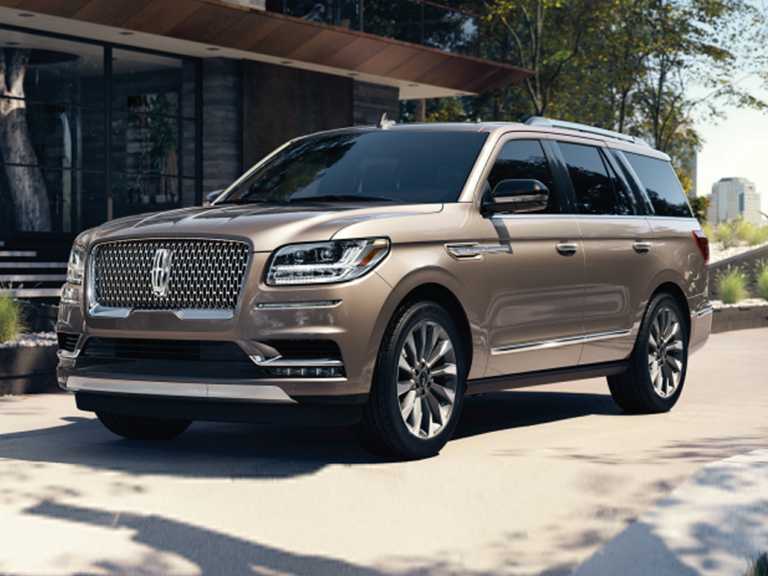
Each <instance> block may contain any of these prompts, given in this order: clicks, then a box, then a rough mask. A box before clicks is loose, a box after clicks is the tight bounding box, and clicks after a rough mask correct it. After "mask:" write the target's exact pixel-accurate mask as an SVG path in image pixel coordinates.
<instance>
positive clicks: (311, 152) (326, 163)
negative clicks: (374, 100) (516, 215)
mask: <svg viewBox="0 0 768 576" xmlns="http://www.w3.org/2000/svg"><path fill="white" fill-rule="evenodd" d="M486 137H487V134H485V133H482V132H471V131H458V130H457V131H455V132H447V131H422V130H419V131H416V130H413V131H406V130H392V131H387V130H371V131H365V132H364V131H355V132H337V133H332V134H321V135H318V136H311V137H308V138H303V139H301V140H298V141H296V142H294V143H293V144H291V145H290V146H288V147H287V148H285V149H284V150H282V151H280V152H279V153H278V154H277V155H276V156H274V157H273V158H272V159H270V160H269V161H268V162H267V163H266V164H264V165H263V166H262V167H261V168H259V169H258V170H257V171H256V172H254V173H253V174H251V175H250V176H249V177H248V178H246V179H245V180H244V181H243V182H241V183H240V184H238V185H237V186H236V187H235V188H234V189H233V190H232V191H230V192H229V194H227V196H226V197H225V198H222V200H221V201H220V202H217V204H221V203H224V204H226V203H249V202H276V203H294V202H343V201H365V202H397V203H409V204H412V203H432V202H456V201H457V200H458V198H459V194H460V193H461V189H462V188H463V187H464V183H465V181H466V179H467V176H469V172H470V170H471V169H472V166H473V165H474V163H475V160H476V158H477V155H478V154H479V152H480V148H481V147H482V145H483V143H484V142H485V139H486Z"/></svg>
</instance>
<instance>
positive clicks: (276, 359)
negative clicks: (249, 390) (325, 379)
mask: <svg viewBox="0 0 768 576" xmlns="http://www.w3.org/2000/svg"><path fill="white" fill-rule="evenodd" d="M249 358H250V359H251V362H253V363H254V364H256V366H268V367H271V368H327V367H330V366H343V365H344V363H343V362H342V361H341V360H335V359H332V358H283V357H282V356H273V357H272V358H264V357H263V356H259V355H258V354H254V355H252V356H249Z"/></svg>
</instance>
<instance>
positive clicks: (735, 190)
mask: <svg viewBox="0 0 768 576" xmlns="http://www.w3.org/2000/svg"><path fill="white" fill-rule="evenodd" d="M760 209H761V198H760V193H759V192H758V191H757V190H756V189H755V185H754V184H753V183H752V182H750V181H749V180H747V179H746V178H721V179H720V180H718V181H717V182H715V183H714V185H713V186H712V197H711V198H710V201H709V210H708V212H707V220H708V221H709V222H711V223H712V224H719V223H720V222H725V221H726V220H733V219H734V218H743V219H744V220H746V221H747V222H752V223H754V224H760V223H761V219H762V215H761V214H760Z"/></svg>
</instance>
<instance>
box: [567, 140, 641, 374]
mask: <svg viewBox="0 0 768 576" xmlns="http://www.w3.org/2000/svg"><path fill="white" fill-rule="evenodd" d="M557 148H558V150H559V153H560V155H561V158H562V161H563V163H564V165H565V167H566V169H567V171H568V176H569V180H570V182H571V186H572V187H573V196H574V200H575V209H576V211H577V212H578V213H579V223H580V226H581V237H582V242H583V244H584V261H585V284H584V300H583V302H584V319H583V323H584V344H583V347H582V353H581V358H580V364H594V363H599V362H608V361H613V360H620V359H624V358H626V357H627V356H628V355H629V354H630V352H631V351H632V347H633V344H634V339H635V334H636V332H637V329H638V327H639V323H640V321H641V319H642V314H643V311H644V309H645V305H646V299H647V297H648V295H647V294H646V287H647V283H648V278H649V277H652V276H653V259H652V258H649V256H648V255H649V252H650V251H651V250H652V249H653V242H652V231H651V227H650V224H649V223H648V220H647V218H646V216H645V207H644V206H643V205H642V202H641V198H640V197H639V196H638V195H637V194H636V193H635V191H633V190H632V189H631V188H630V186H629V183H628V181H627V180H626V179H625V178H624V175H623V174H622V172H621V168H620V166H619V165H618V164H617V163H616V162H615V161H614V160H613V159H612V158H611V157H610V156H609V154H607V150H605V149H604V148H603V147H602V146H601V145H600V144H598V143H592V142H589V141H586V142H585V141H580V140H576V139H574V140H568V141H566V140H560V141H558V143H557Z"/></svg>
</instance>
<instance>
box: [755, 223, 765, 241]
mask: <svg viewBox="0 0 768 576" xmlns="http://www.w3.org/2000/svg"><path fill="white" fill-rule="evenodd" d="M766 242H768V224H766V225H765V226H761V227H760V228H758V229H757V243H758V244H765V243H766Z"/></svg>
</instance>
